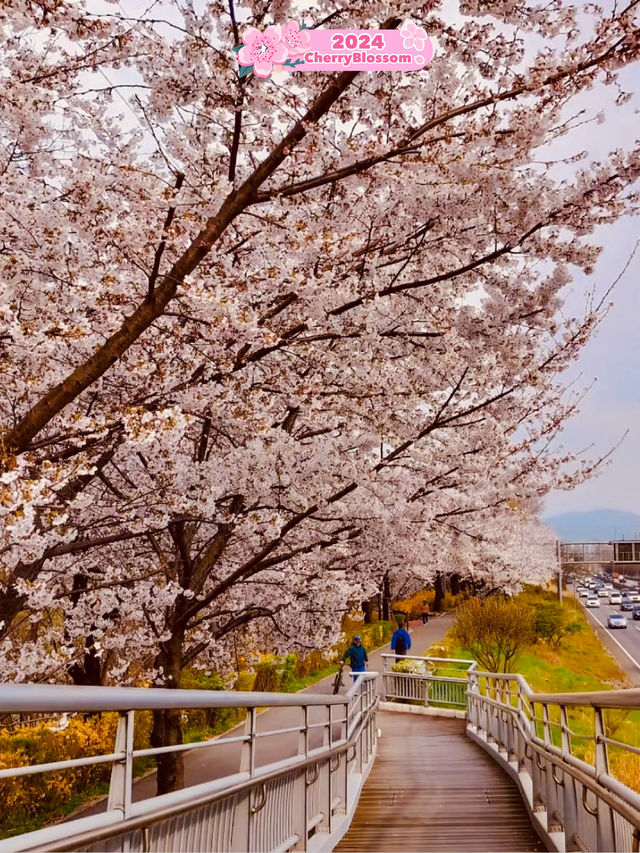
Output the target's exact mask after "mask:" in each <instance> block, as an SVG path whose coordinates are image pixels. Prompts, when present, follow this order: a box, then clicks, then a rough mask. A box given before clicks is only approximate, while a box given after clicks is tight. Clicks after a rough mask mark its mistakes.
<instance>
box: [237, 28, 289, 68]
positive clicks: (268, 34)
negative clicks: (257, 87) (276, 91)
mask: <svg viewBox="0 0 640 853" xmlns="http://www.w3.org/2000/svg"><path fill="white" fill-rule="evenodd" d="M242 41H243V43H244V47H242V48H240V50H239V51H238V62H239V63H240V65H253V73H254V74H255V75H256V77H268V76H269V75H270V74H271V72H272V70H273V66H274V65H280V64H282V63H284V61H285V60H286V58H287V47H286V45H285V44H284V42H283V41H282V28H281V27H267V29H266V30H265V31H264V32H263V33H261V32H260V30H257V29H256V28H255V27H249V29H248V30H245V32H244V33H243V34H242Z"/></svg>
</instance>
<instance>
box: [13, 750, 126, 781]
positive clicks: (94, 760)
mask: <svg viewBox="0 0 640 853" xmlns="http://www.w3.org/2000/svg"><path fill="white" fill-rule="evenodd" d="M125 755H126V753H124V752H110V753H109V754H106V755H92V756H90V757H88V758H68V759H67V760H66V761H50V762H49V763H48V764H23V765H21V766H20V767H8V768H7V769H6V770H0V779H12V778H14V777H15V776H30V775H31V774H32V773H49V772H51V771H53V770H71V769H73V768H75V767H86V766H87V765H89V764H107V763H109V762H113V761H122V759H123V758H125Z"/></svg>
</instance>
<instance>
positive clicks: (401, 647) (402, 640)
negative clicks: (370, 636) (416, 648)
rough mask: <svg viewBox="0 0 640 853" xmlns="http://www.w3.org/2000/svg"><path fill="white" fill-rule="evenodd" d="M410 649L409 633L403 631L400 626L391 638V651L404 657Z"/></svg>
mask: <svg viewBox="0 0 640 853" xmlns="http://www.w3.org/2000/svg"><path fill="white" fill-rule="evenodd" d="M410 648H411V637H410V636H409V632H408V631H405V629H404V628H403V627H402V625H398V628H397V630H395V631H394V632H393V636H392V637H391V651H392V652H395V653H396V654H397V655H406V653H407V652H408V651H409V649H410ZM396 660H397V658H396Z"/></svg>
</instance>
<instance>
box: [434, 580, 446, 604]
mask: <svg viewBox="0 0 640 853" xmlns="http://www.w3.org/2000/svg"><path fill="white" fill-rule="evenodd" d="M434 589H435V593H436V597H435V599H434V602H433V609H434V610H436V611H438V610H442V604H443V601H444V596H445V579H444V575H443V574H442V572H437V573H436V577H435V581H434Z"/></svg>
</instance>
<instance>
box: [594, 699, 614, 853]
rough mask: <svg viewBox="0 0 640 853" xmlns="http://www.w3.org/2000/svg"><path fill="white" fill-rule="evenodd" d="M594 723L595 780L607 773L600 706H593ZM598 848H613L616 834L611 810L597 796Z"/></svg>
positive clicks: (607, 759) (603, 723) (605, 746)
mask: <svg viewBox="0 0 640 853" xmlns="http://www.w3.org/2000/svg"><path fill="white" fill-rule="evenodd" d="M594 724H595V769H596V780H599V779H600V776H601V774H604V775H608V774H609V751H608V749H607V742H606V740H605V738H606V734H607V732H606V726H605V722H604V711H603V709H602V708H594ZM597 830H598V850H615V849H616V840H615V839H616V834H615V825H614V819H613V810H612V808H611V806H608V805H607V804H606V803H604V802H603V801H602V800H601V799H600V798H598V817H597Z"/></svg>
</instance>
